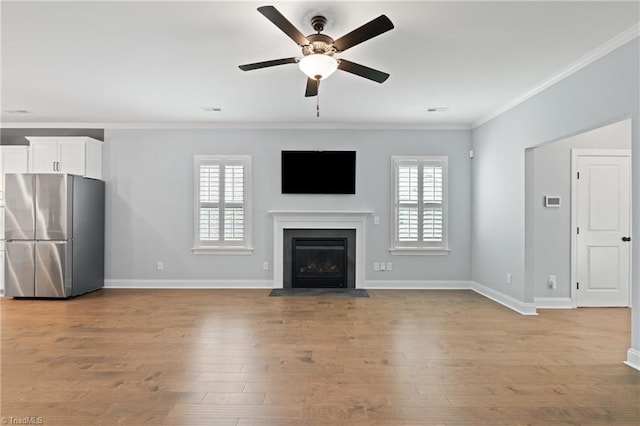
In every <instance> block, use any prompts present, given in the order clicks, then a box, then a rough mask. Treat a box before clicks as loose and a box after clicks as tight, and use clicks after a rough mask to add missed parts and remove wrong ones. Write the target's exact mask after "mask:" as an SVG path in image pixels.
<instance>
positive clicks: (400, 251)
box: [389, 247, 451, 256]
mask: <svg viewBox="0 0 640 426" xmlns="http://www.w3.org/2000/svg"><path fill="white" fill-rule="evenodd" d="M389 251H390V252H391V255H392V256H448V255H449V252H450V251H451V249H445V248H428V247H393V248H390V249H389Z"/></svg>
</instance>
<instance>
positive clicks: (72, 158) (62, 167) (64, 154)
mask: <svg viewBox="0 0 640 426" xmlns="http://www.w3.org/2000/svg"><path fill="white" fill-rule="evenodd" d="M84 153H85V143H84V141H81V140H80V141H60V142H58V161H59V162H60V163H59V167H58V170H59V172H60V173H70V174H72V175H80V176H84V175H85V154H84Z"/></svg>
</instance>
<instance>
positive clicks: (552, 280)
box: [547, 275, 558, 290]
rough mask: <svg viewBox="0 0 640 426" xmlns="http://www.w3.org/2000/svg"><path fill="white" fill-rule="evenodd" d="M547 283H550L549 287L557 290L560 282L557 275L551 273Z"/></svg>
mask: <svg viewBox="0 0 640 426" xmlns="http://www.w3.org/2000/svg"><path fill="white" fill-rule="evenodd" d="M547 284H549V288H550V289H552V290H555V289H556V287H557V285H558V283H557V280H556V276H555V275H549V279H548V280H547Z"/></svg>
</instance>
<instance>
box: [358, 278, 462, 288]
mask: <svg viewBox="0 0 640 426" xmlns="http://www.w3.org/2000/svg"><path fill="white" fill-rule="evenodd" d="M364 285H365V288H366V289H369V290H471V281H453V280H423V281H413V280H369V281H365V283H364Z"/></svg>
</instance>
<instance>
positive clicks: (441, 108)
mask: <svg viewBox="0 0 640 426" xmlns="http://www.w3.org/2000/svg"><path fill="white" fill-rule="evenodd" d="M446 111H449V107H428V108H427V112H446Z"/></svg>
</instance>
